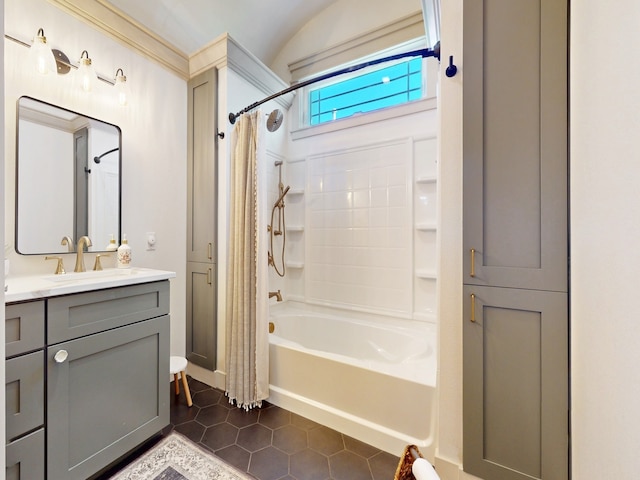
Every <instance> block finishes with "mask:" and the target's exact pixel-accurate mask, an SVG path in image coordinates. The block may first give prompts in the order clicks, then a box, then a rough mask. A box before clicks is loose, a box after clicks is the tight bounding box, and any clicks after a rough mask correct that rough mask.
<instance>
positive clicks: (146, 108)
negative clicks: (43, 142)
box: [4, 0, 187, 354]
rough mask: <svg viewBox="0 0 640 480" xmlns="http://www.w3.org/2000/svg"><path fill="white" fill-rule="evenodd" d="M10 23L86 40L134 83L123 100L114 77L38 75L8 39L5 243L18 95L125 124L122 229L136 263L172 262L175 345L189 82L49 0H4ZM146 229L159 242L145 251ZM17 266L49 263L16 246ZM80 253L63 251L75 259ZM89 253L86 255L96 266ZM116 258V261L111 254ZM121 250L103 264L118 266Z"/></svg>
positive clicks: (55, 38)
mask: <svg viewBox="0 0 640 480" xmlns="http://www.w3.org/2000/svg"><path fill="white" fill-rule="evenodd" d="M4 13H5V25H6V33H7V34H9V35H12V36H14V37H17V38H19V39H23V40H28V41H29V42H30V41H31V39H32V38H33V36H34V35H35V33H36V31H37V30H38V28H43V29H44V32H45V35H46V37H47V40H48V42H49V44H50V45H51V46H52V47H53V48H57V49H60V50H62V51H63V52H65V53H66V54H67V55H68V56H69V58H70V59H71V60H72V61H77V60H78V59H79V57H80V53H81V52H82V51H83V50H87V51H88V53H89V56H90V57H91V58H92V60H93V65H94V67H95V69H96V70H97V71H98V72H99V73H100V74H102V75H104V76H107V77H113V76H115V72H116V70H117V69H118V68H122V69H123V70H124V73H125V75H126V76H127V80H128V83H129V85H130V93H131V96H130V98H131V100H130V103H129V105H128V106H127V107H120V106H119V105H117V104H116V102H115V100H114V98H115V97H114V95H113V87H111V86H110V85H108V84H106V83H104V82H97V86H96V88H95V90H94V91H93V92H91V93H90V94H81V93H80V92H77V91H75V90H73V89H72V86H71V83H72V82H71V78H70V76H69V75H67V76H62V75H58V76H54V77H51V78H49V77H38V76H34V75H32V74H31V72H30V69H29V68H28V66H27V65H26V60H27V53H28V49H27V48H25V47H23V46H21V45H18V44H16V43H14V42H12V41H10V40H5V49H4V51H5V62H4V65H5V75H4V79H5V116H4V119H5V124H6V128H5V150H4V154H5V159H6V166H5V190H6V191H5V196H4V198H5V243H9V244H11V245H12V246H13V237H14V225H15V222H14V204H15V202H14V179H15V177H14V167H15V160H14V159H15V136H16V120H15V118H16V101H17V99H18V98H19V97H20V96H22V95H29V96H32V97H35V98H38V99H41V100H44V101H46V102H49V103H53V104H57V105H60V106H62V107H64V108H67V109H69V110H73V111H78V112H80V113H83V114H86V115H88V116H91V117H95V118H98V119H101V120H104V121H106V122H109V123H113V124H115V125H118V126H119V127H120V128H121V129H122V167H123V168H122V177H123V181H122V229H123V232H124V233H126V234H127V238H128V239H129V243H130V245H131V247H132V251H133V264H134V266H142V267H150V268H158V269H163V270H171V271H175V272H176V273H177V277H176V278H175V279H173V280H171V351H172V352H173V353H176V354H183V353H184V348H185V288H186V287H185V269H186V219H185V217H186V151H187V147H186V138H187V132H186V128H187V127H186V118H187V89H186V82H185V81H184V80H183V79H180V78H178V77H177V76H176V75H174V74H172V73H170V72H168V71H167V70H165V69H163V68H162V67H159V66H158V65H157V64H155V63H153V62H150V61H148V60H146V59H145V58H142V57H141V56H139V55H137V54H135V53H133V52H132V51H130V50H128V49H127V48H125V47H124V46H122V45H120V44H119V43H116V42H115V41H113V40H111V39H110V38H108V37H106V36H105V35H103V34H101V33H99V32H98V31H96V30H94V29H93V28H92V27H90V26H88V25H87V24H85V23H83V22H81V21H79V20H77V19H76V18H75V17H72V16H70V15H68V14H66V13H64V12H63V11H61V10H59V9H58V8H57V7H55V6H53V5H52V4H50V3H49V2H47V1H46V0H7V1H6V2H5V8H4ZM148 231H154V232H156V237H157V244H156V250H155V251H152V252H148V251H146V235H145V233H146V232H148ZM10 259H11V274H12V275H16V274H20V273H27V272H33V273H52V272H53V269H54V268H55V265H54V264H52V263H51V262H45V260H44V256H40V255H36V256H28V257H26V256H21V255H17V254H16V253H15V252H12V253H11V254H10ZM74 260H75V258H74V257H73V256H72V255H67V256H65V263H66V266H67V268H68V269H70V268H72V267H73V261H74ZM92 260H93V256H92V255H87V258H86V264H87V266H88V268H91V264H92V263H91V262H92ZM109 262H111V263H109ZM114 264H115V257H114V258H111V259H108V260H107V259H105V260H104V262H103V265H104V266H105V267H106V266H113V265H114Z"/></svg>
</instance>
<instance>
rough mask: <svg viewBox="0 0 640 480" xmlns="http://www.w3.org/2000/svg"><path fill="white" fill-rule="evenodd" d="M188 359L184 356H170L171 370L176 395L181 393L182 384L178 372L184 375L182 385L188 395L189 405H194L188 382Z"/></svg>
mask: <svg viewBox="0 0 640 480" xmlns="http://www.w3.org/2000/svg"><path fill="white" fill-rule="evenodd" d="M186 370H187V359H186V358H184V357H169V372H170V373H172V374H173V379H174V380H175V384H176V395H180V384H179V383H178V373H179V374H180V375H181V376H182V385H183V386H184V394H185V395H186V397H187V405H188V406H191V405H193V402H192V401H191V392H190V391H189V384H188V383H187V374H186Z"/></svg>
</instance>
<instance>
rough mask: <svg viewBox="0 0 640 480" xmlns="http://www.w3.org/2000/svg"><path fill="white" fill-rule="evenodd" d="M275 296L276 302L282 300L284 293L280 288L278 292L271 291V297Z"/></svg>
mask: <svg viewBox="0 0 640 480" xmlns="http://www.w3.org/2000/svg"><path fill="white" fill-rule="evenodd" d="M273 297H276V302H281V301H282V294H281V293H280V290H278V291H277V292H269V298H273Z"/></svg>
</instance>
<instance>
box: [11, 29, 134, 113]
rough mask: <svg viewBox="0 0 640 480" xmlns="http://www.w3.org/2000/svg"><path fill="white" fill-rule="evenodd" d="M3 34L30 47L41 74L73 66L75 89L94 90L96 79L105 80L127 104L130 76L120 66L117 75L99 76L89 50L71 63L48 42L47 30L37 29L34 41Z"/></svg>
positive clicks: (66, 69) (56, 71)
mask: <svg viewBox="0 0 640 480" xmlns="http://www.w3.org/2000/svg"><path fill="white" fill-rule="evenodd" d="M4 37H5V38H6V39H8V40H11V41H13V42H15V43H17V44H19V45H22V46H23V47H27V48H28V49H29V58H30V60H31V64H32V65H33V68H34V69H35V70H36V71H37V72H38V73H40V74H43V75H46V74H48V73H58V74H59V75H65V74H67V73H69V72H70V71H71V70H72V69H75V70H76V71H75V72H73V75H72V77H73V80H72V84H73V86H74V88H77V89H81V90H83V91H85V92H89V91H91V89H92V88H93V86H94V85H95V82H96V80H102V81H103V82H105V83H108V84H109V85H112V86H114V87H115V89H116V96H117V101H118V104H119V105H127V103H128V102H129V87H128V85H127V77H125V75H124V72H123V70H122V68H118V70H117V71H116V76H115V78H113V79H112V78H109V77H105V76H103V75H100V74H99V73H97V72H96V71H95V69H94V68H93V65H92V62H91V58H89V52H87V51H86V50H83V51H82V54H80V60H79V61H78V63H77V64H75V63H73V62H70V61H69V57H67V56H66V55H65V53H64V52H62V51H61V50H56V49H51V48H50V47H49V45H48V44H47V38H46V37H45V36H44V30H43V29H42V28H39V29H38V32H37V33H36V36H35V37H34V38H33V42H32V43H29V42H26V41H23V40H20V39H18V38H15V37H13V36H11V35H8V34H5V35H4Z"/></svg>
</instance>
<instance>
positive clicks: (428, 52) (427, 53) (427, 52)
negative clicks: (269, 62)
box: [229, 42, 440, 125]
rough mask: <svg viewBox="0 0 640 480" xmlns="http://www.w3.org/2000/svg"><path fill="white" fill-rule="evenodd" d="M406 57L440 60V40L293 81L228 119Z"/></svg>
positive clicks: (231, 119) (232, 120) (232, 121)
mask: <svg viewBox="0 0 640 480" xmlns="http://www.w3.org/2000/svg"><path fill="white" fill-rule="evenodd" d="M406 57H423V58H426V57H435V58H437V59H438V60H440V42H437V43H436V44H435V45H434V46H433V48H423V49H421V50H413V51H411V52H405V53H398V54H396V55H391V56H390V57H384V58H378V59H376V60H371V61H369V62H364V63H359V64H357V65H352V66H351V67H346V68H343V69H340V70H336V71H335V72H329V73H325V74H324V75H320V76H318V77H315V78H311V79H309V80H305V81H303V82H299V83H295V84H293V85H291V86H290V87H288V88H285V89H284V90H282V91H280V92H278V93H274V94H273V95H269V96H268V97H266V98H263V99H262V100H260V101H258V102H255V103H252V104H251V105H249V106H248V107H245V108H243V109H242V110H240V111H239V112H238V113H233V112H232V113H229V121H230V122H231V124H232V125H233V124H234V123H236V120H237V119H238V117H240V115H242V114H243V113H247V112H249V111H251V110H253V109H254V108H257V107H259V106H260V105H262V104H263V103H266V102H268V101H269V100H273V99H274V98H278V97H279V96H281V95H286V94H287V93H290V92H293V91H294V90H297V89H299V88H302V87H306V86H307V85H311V84H312V83H316V82H321V81H322V80H326V79H328V78H332V77H337V76H338V75H344V74H345V73H351V72H355V71H357V70H361V69H363V68H366V67H370V66H372V65H377V64H379V63H385V62H390V61H393V60H398V59H400V58H406Z"/></svg>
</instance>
